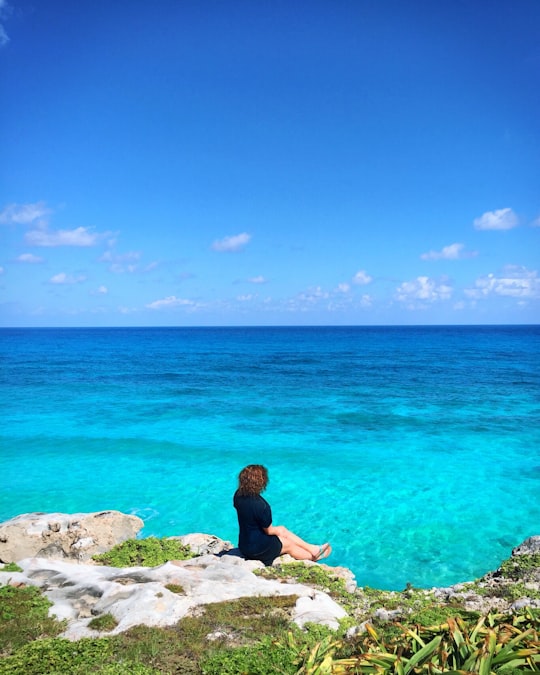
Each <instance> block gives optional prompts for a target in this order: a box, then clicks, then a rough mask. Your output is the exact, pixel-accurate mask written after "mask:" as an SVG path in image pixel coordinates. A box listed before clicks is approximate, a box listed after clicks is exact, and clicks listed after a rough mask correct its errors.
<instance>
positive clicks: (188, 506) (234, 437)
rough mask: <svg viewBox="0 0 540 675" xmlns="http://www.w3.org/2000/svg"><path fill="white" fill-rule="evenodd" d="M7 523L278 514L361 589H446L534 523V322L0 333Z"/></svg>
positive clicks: (148, 530) (538, 467)
mask: <svg viewBox="0 0 540 675" xmlns="http://www.w3.org/2000/svg"><path fill="white" fill-rule="evenodd" d="M0 368H1V371H0V378H1V380H0V404H1V410H2V425H1V431H0V475H1V477H2V482H1V488H0V520H6V519H8V518H11V517H13V516H15V515H18V514H20V513H27V512H31V511H47V512H48V511H60V512H68V513H72V512H83V511H98V510H105V509H118V510H120V511H124V512H127V513H133V514H136V515H138V516H140V517H141V518H143V520H144V521H145V526H144V529H143V531H142V535H143V536H149V535H157V536H166V535H178V534H185V533H188V532H207V533H211V534H215V535H217V536H219V537H221V538H224V539H229V540H231V541H233V542H236V538H237V522H236V513H235V511H234V509H233V507H232V495H233V492H234V490H235V488H236V484H237V475H238V473H239V471H240V469H242V467H243V466H245V465H246V464H251V463H262V464H264V465H266V466H267V467H268V469H269V473H270V484H269V486H268V490H267V492H266V493H265V496H266V498H267V499H268V501H269V502H270V503H271V505H272V510H273V516H274V524H284V525H286V526H287V527H289V528H290V529H292V530H294V531H296V532H297V533H298V534H299V535H300V536H302V537H304V538H306V539H308V540H310V541H312V542H314V543H322V542H324V541H330V542H331V543H332V545H333V549H334V552H333V555H332V557H331V558H330V559H329V560H328V562H329V563H330V564H334V565H346V566H347V567H350V568H351V569H352V570H353V571H354V573H355V574H356V578H357V582H358V583H359V584H360V585H369V586H374V587H378V588H386V589H402V588H404V587H405V585H406V584H407V583H408V582H409V583H411V584H413V585H414V586H419V587H430V586H434V585H446V584H451V583H456V582H459V581H466V580H471V579H473V578H476V577H478V576H480V575H482V574H483V573H485V572H486V571H488V570H490V569H494V568H495V567H496V566H497V565H498V564H499V562H500V561H501V560H503V559H504V558H506V557H508V555H509V554H510V552H511V549H512V548H513V547H514V546H516V545H517V544H519V543H520V542H521V541H522V540H523V539H525V538H526V537H528V536H530V535H533V534H540V326H506V327H504V326H499V327H495V326H489V327H351V328H348V327H324V328H315V327H310V328H304V327H302V328H300V327H299V328H288V327H287V328H285V327H283V328H140V329H136V328H129V329H121V328H116V329H99V328H95V329H1V330H0Z"/></svg>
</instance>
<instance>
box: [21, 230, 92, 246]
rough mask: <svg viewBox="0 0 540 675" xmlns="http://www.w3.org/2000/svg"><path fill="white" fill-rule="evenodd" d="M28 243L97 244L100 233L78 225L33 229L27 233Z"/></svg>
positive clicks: (33, 244)
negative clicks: (51, 228)
mask: <svg viewBox="0 0 540 675" xmlns="http://www.w3.org/2000/svg"><path fill="white" fill-rule="evenodd" d="M25 239H26V243H27V244H30V245H31V246H48V247H54V246H84V247H87V246H95V245H96V244H97V243H98V241H99V239H100V235H99V234H97V233H95V232H90V231H89V230H88V228H86V227H77V228H75V229H74V230H57V231H56V232H48V231H47V230H31V231H30V232H27V233H26V237H25Z"/></svg>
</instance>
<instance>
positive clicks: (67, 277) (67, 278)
mask: <svg viewBox="0 0 540 675" xmlns="http://www.w3.org/2000/svg"><path fill="white" fill-rule="evenodd" d="M82 281H86V277H85V276H84V275H82V274H79V275H78V276H76V277H75V276H73V275H71V274H66V273H65V272H60V273H59V274H55V275H54V276H52V277H51V278H50V279H49V283H51V284H59V285H62V284H67V285H72V284H80V283H81V282H82Z"/></svg>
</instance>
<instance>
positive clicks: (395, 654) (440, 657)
mask: <svg viewBox="0 0 540 675" xmlns="http://www.w3.org/2000/svg"><path fill="white" fill-rule="evenodd" d="M539 628H540V620H539V617H538V615H537V614H535V613H534V612H532V611H530V610H529V611H527V612H525V614H523V615H520V616H515V617H513V619H511V623H510V622H509V617H507V616H504V615H494V614H489V615H487V616H484V617H481V618H480V619H478V621H477V622H476V623H473V624H467V623H466V622H465V621H464V620H463V619H461V618H459V617H458V618H455V619H453V618H450V619H448V621H447V622H446V623H444V624H441V625H438V626H431V627H417V628H416V629H411V628H408V627H403V630H402V633H401V635H400V636H399V637H397V638H396V639H395V640H394V641H392V642H390V643H385V642H384V641H383V639H382V638H381V636H380V635H379V633H378V632H377V631H376V629H375V628H374V627H373V626H369V625H368V626H367V634H368V635H367V637H366V638H364V639H362V640H361V642H360V643H359V644H358V651H359V652H360V653H359V654H357V655H356V656H353V657H349V658H347V659H338V660H336V661H334V663H333V671H332V672H334V673H336V675H339V674H340V673H347V672H362V673H380V674H381V675H385V674H390V673H399V675H408V674H409V673H413V672H414V673H443V672H456V671H459V672H460V673H481V674H482V675H488V674H489V673H492V672H498V671H499V670H500V671H501V672H502V670H503V668H506V669H507V670H508V669H516V668H518V669H520V670H521V672H523V671H527V670H528V671H533V672H537V671H539V670H540V641H539V637H538V629H539Z"/></svg>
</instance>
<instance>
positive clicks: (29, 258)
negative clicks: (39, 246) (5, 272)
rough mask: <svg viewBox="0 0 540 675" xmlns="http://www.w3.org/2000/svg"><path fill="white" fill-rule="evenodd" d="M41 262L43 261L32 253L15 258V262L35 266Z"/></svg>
mask: <svg viewBox="0 0 540 675" xmlns="http://www.w3.org/2000/svg"><path fill="white" fill-rule="evenodd" d="M43 261H44V258H41V257H40V256H39V255H34V254H33V253H22V254H21V255H20V256H19V257H18V258H17V262H22V263H31V264H36V263H42V262H43Z"/></svg>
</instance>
